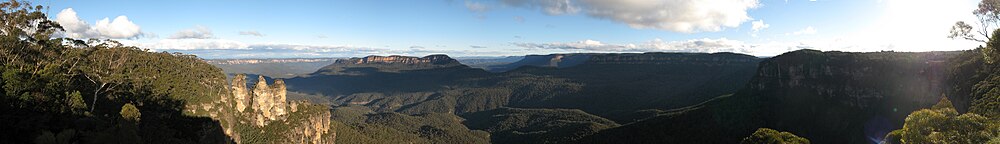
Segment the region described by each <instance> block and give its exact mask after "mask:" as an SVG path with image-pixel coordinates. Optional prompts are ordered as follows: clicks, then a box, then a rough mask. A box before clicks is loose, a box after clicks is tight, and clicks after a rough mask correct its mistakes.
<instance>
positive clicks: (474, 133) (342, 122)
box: [333, 106, 489, 144]
mask: <svg viewBox="0 0 1000 144" xmlns="http://www.w3.org/2000/svg"><path fill="white" fill-rule="evenodd" d="M370 112H371V110H368V109H367V108H364V107H354V106H348V107H338V108H335V109H334V110H333V120H334V121H336V122H335V124H334V126H333V127H334V128H335V129H336V130H337V133H338V135H337V143H376V144H392V143H469V144H472V143H489V133H486V132H484V131H479V130H470V129H468V128H466V127H465V126H463V125H462V124H461V120H462V118H460V117H458V116H455V115H451V114H442V113H427V114H418V115H412V116H411V115H406V114H400V113H370Z"/></svg>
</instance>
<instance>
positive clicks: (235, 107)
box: [209, 74, 336, 144]
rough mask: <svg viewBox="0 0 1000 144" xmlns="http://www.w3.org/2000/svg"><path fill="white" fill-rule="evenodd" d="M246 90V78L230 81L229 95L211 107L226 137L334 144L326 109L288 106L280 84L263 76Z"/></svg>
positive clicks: (296, 104) (306, 104)
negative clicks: (271, 81)
mask: <svg viewBox="0 0 1000 144" xmlns="http://www.w3.org/2000/svg"><path fill="white" fill-rule="evenodd" d="M257 79H258V81H257V82H256V83H255V84H254V85H253V86H251V87H250V88H248V87H247V80H246V75H244V74H239V75H236V76H235V77H234V78H233V80H232V86H231V87H232V89H231V90H230V92H231V95H229V97H223V98H222V99H221V100H220V101H219V102H218V103H219V104H220V105H221V106H216V107H212V108H210V109H212V110H209V111H215V113H213V114H212V117H213V118H215V119H218V120H220V121H221V123H223V128H224V129H225V132H226V134H227V135H230V137H232V138H233V140H234V141H236V142H237V143H316V144H328V143H333V142H334V137H335V135H336V133H335V131H334V130H333V129H331V128H330V123H331V121H330V116H331V114H330V109H329V106H327V105H321V104H311V103H309V102H301V101H297V102H288V101H287V99H286V95H287V94H286V93H287V91H286V86H285V83H284V81H283V80H281V79H276V80H274V83H273V84H268V83H267V80H266V79H265V78H264V77H263V76H259V77H258V78H257Z"/></svg>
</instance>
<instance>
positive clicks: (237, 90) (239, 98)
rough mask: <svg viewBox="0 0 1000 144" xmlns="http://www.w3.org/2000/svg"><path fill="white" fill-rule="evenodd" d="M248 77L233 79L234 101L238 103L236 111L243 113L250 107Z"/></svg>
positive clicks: (238, 76)
mask: <svg viewBox="0 0 1000 144" xmlns="http://www.w3.org/2000/svg"><path fill="white" fill-rule="evenodd" d="M246 78H247V76H246V75H236V76H235V77H234V78H233V84H232V91H233V99H234V100H235V101H236V111H239V112H243V111H244V110H246V108H247V107H249V105H250V97H251V96H250V91H248V90H247V84H246V83H247V82H246Z"/></svg>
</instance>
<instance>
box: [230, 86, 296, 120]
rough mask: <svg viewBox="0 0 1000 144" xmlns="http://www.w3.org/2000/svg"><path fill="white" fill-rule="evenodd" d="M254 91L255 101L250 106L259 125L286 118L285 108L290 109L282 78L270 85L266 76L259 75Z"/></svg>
mask: <svg viewBox="0 0 1000 144" xmlns="http://www.w3.org/2000/svg"><path fill="white" fill-rule="evenodd" d="M234 81H235V80H234ZM234 91H240V90H234ZM252 91H253V94H252V96H253V98H252V99H253V103H252V105H251V106H250V108H251V109H253V111H252V112H254V113H255V114H256V116H255V118H254V119H255V120H254V122H256V124H257V126H264V125H266V124H267V122H269V121H274V120H278V119H283V118H284V116H285V114H286V113H285V110H286V109H288V108H287V107H286V105H287V103H288V102H287V101H285V92H286V91H285V82H284V81H282V80H280V79H278V80H274V85H272V86H268V85H267V80H265V79H264V76H259V77H258V78H257V84H256V85H254V89H253V90H252Z"/></svg>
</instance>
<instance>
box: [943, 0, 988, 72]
mask: <svg viewBox="0 0 1000 144" xmlns="http://www.w3.org/2000/svg"><path fill="white" fill-rule="evenodd" d="M972 14H973V15H976V18H977V19H978V20H979V22H977V23H976V24H978V27H973V26H972V25H970V24H969V23H966V22H964V21H958V22H955V25H953V26H952V27H951V31H950V32H949V34H948V38H952V39H959V38H960V39H965V40H971V41H976V42H983V43H992V41H993V37H992V36H994V35H996V32H995V31H994V30H996V29H997V27H1000V0H982V1H980V2H979V6H978V7H977V8H976V9H975V10H973V11H972ZM973 29H976V31H975V34H974V33H973V31H972V30H973ZM977 34H978V35H977ZM994 49H995V48H994V47H992V46H987V47H983V48H981V49H980V50H981V51H982V54H983V57H984V59H985V60H986V63H993V59H992V58H993V57H996V56H995V55H996V54H995V53H996V50H994Z"/></svg>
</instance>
